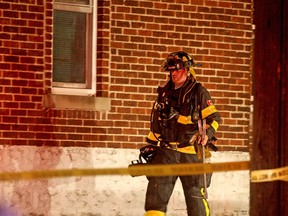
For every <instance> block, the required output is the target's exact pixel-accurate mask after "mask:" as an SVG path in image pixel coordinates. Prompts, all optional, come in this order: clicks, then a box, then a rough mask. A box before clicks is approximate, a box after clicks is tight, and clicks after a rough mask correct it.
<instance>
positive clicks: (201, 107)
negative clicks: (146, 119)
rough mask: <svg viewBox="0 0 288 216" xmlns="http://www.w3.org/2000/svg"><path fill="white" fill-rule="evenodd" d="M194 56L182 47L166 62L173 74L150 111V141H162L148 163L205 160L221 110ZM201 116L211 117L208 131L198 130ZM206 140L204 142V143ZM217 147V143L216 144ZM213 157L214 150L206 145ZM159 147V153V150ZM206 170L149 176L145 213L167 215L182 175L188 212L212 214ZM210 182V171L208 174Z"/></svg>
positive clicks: (199, 215) (190, 215) (147, 215)
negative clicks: (199, 78) (197, 70)
mask: <svg viewBox="0 0 288 216" xmlns="http://www.w3.org/2000/svg"><path fill="white" fill-rule="evenodd" d="M195 66H200V64H195V62H194V60H193V58H192V56H190V55H189V54H187V53H186V52H183V51H179V52H173V53H170V54H169V55H168V56H167V58H166V59H165V61H164V64H163V68H164V69H165V70H166V71H168V72H169V73H170V74H169V79H168V80H167V81H166V82H165V83H164V84H163V85H162V86H159V87H158V90H157V93H158V97H157V100H156V101H155V103H154V105H153V107H152V111H151V127H150V132H149V134H148V136H147V143H148V144H149V145H154V146H157V151H154V152H153V157H151V158H149V161H148V163H149V164H178V163H202V162H203V160H202V159H201V154H200V152H201V151H200V148H201V147H203V148H205V147H207V146H208V145H207V144H208V143H211V142H212V140H215V137H214V134H215V132H216V131H217V129H218V127H219V123H220V115H219V113H218V111H217V109H216V107H215V105H214V104H213V102H212V99H211V96H210V93H209V92H208V90H207V89H206V88H205V87H204V86H203V85H202V84H201V83H199V82H197V80H196V75H195V72H194V69H193V67H195ZM199 119H205V120H206V134H205V135H204V136H202V138H201V136H199V131H198V122H199ZM204 146H205V147H204ZM214 147H215V146H214ZM205 152H206V153H207V155H206V153H205V155H206V157H209V156H210V155H211V154H210V155H209V153H210V151H209V150H208V151H205ZM154 153H155V154H154ZM204 177H205V176H204V175H191V176H163V177H147V178H148V180H149V182H148V186H147V191H146V200H145V211H146V213H145V216H165V214H166V211H167V205H168V201H169V199H170V196H171V194H172V192H173V188H174V185H175V182H176V180H177V179H178V178H179V179H180V181H181V183H182V187H183V191H184V196H185V202H186V206H187V214H188V216H204V215H205V216H208V215H210V209H209V205H208V202H207V200H206V197H205V193H204V192H205V191H204V189H205V188H204V185H203V182H204V179H203V178H204ZM206 178H207V179H206V180H207V181H205V182H206V183H207V185H206V186H209V184H210V180H211V174H210V175H206Z"/></svg>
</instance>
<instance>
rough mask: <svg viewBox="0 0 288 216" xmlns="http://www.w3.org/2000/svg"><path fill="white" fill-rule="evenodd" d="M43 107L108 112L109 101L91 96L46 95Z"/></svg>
mask: <svg viewBox="0 0 288 216" xmlns="http://www.w3.org/2000/svg"><path fill="white" fill-rule="evenodd" d="M44 107H45V108H59V109H80V110H97V111H100V110H101V111H109V110H110V109H111V99H110V98H100V97H91V96H75V95H56V94H47V95H44Z"/></svg>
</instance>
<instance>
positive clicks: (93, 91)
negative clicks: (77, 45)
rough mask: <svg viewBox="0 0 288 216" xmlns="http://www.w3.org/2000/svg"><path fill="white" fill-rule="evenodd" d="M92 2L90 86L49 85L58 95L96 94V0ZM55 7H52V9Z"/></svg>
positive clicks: (53, 92) (52, 91)
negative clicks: (78, 87)
mask: <svg viewBox="0 0 288 216" xmlns="http://www.w3.org/2000/svg"><path fill="white" fill-rule="evenodd" d="M92 1H94V4H93V9H92V10H93V13H92V56H91V57H92V60H91V64H92V66H91V73H92V75H91V88H89V89H77V88H62V87H61V88H59V87H53V86H51V93H52V94H58V95H83V96H95V95H96V68H97V65H96V64H97V13H98V11H97V5H98V1H97V0H92ZM55 8H57V6H56V7H53V10H54V9H55Z"/></svg>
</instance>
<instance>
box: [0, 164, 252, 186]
mask: <svg viewBox="0 0 288 216" xmlns="http://www.w3.org/2000/svg"><path fill="white" fill-rule="evenodd" d="M247 169H249V162H248V161H244V162H228V163H207V164H201V163H199V164H172V165H133V166H129V167H128V168H103V169H66V170H65V169H64V170H42V171H40V170H39V171H35V170H34V171H26V172H6V173H0V181H9V180H20V179H21V180H31V179H39V178H53V177H70V176H93V175H131V176H140V175H146V176H171V175H196V174H201V173H211V172H221V171H233V170H234V171H236V170H247Z"/></svg>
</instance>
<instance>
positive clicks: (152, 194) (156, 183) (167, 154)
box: [145, 148, 211, 216]
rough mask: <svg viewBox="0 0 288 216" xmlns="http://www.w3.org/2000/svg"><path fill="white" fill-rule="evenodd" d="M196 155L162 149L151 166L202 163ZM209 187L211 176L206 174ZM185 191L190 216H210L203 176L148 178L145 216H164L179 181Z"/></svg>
mask: <svg viewBox="0 0 288 216" xmlns="http://www.w3.org/2000/svg"><path fill="white" fill-rule="evenodd" d="M201 162H202V161H201V160H199V159H198V158H197V155H195V154H185V153H180V152H177V151H175V150H170V149H160V148H159V150H158V152H157V154H156V155H155V157H154V158H153V160H152V161H151V164H175V163H201ZM206 176H207V186H209V184H210V180H211V174H210V175H209V174H206ZM178 178H179V179H180V181H181V183H182V188H183V191H184V196H185V202H186V206H187V214H188V216H209V215H210V208H209V205H208V202H207V200H206V199H205V197H204V188H203V186H204V185H203V175H191V176H163V177H148V180H149V183H148V186H147V191H146V200H145V210H146V214H145V216H164V215H165V213H166V211H167V205H168V202H169V199H170V196H171V194H172V192H173V189H174V186H175V183H176V180H177V179H178Z"/></svg>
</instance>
